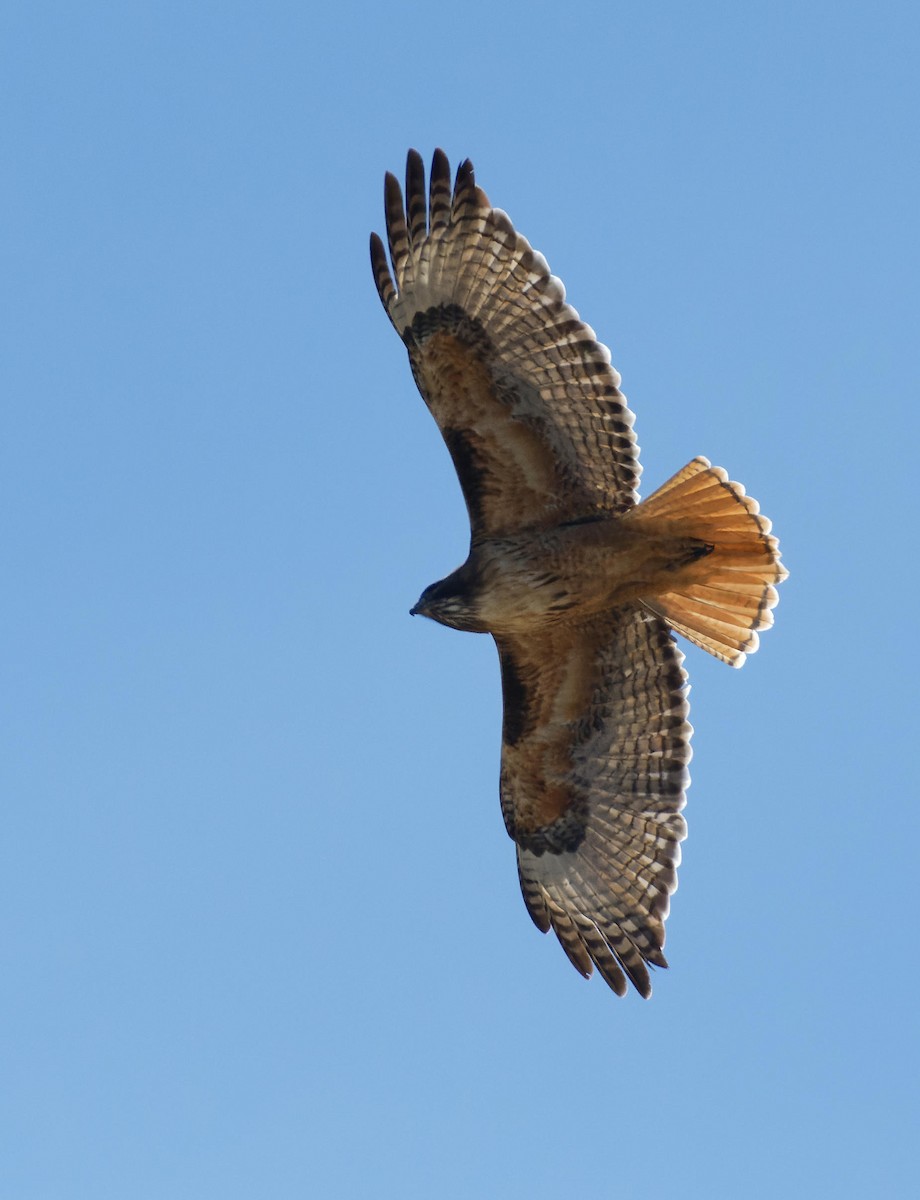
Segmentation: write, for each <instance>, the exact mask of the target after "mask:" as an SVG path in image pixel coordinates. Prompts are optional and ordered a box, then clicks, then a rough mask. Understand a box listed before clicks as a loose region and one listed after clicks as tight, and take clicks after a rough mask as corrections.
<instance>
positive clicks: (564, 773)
mask: <svg viewBox="0 0 920 1200" xmlns="http://www.w3.org/2000/svg"><path fill="white" fill-rule="evenodd" d="M386 212H387V232H388V235H389V250H390V258H391V260H392V264H393V276H395V280H394V277H393V276H391V274H390V269H389V265H388V263H387V256H386V251H385V250H384V247H383V244H382V243H381V242H380V239H379V238H377V237H376V235H373V236H372V239H371V258H372V263H373V267H374V274H375V278H376V281H377V287H378V290H379V292H380V296H381V299H382V301H383V303H384V306H385V308H386V310H387V313H388V314H389V316H390V319H391V320H392V321H393V324H394V325H395V327H396V329H397V331H398V333H399V334H400V337H401V338H402V339H403V341H404V342H405V344H406V346H407V348H408V351H409V358H410V362H411V365H412V371H413V374H414V376H415V379H416V382H417V383H418V386H419V390H420V391H421V393H422V395H423V397H424V398H425V401H426V403H427V404H428V406H429V408H430V409H431V412H432V414H433V415H434V417H435V420H436V421H437V423H438V425H439V427H440V429H441V432H442V434H443V435H444V439H445V441H446V443H447V446H448V449H449V450H450V453H451V457H452V458H453V461H454V465H455V467H456V469H457V474H458V476H459V478H460V483H461V486H462V488H463V493H464V497H465V499H466V503H467V508H468V510H469V515H470V527H471V539H470V553H469V557H468V559H467V561H466V562H465V563H464V565H463V566H462V567H460V568H459V569H458V570H457V571H455V572H454V573H453V574H452V575H450V576H448V578H447V579H444V580H442V581H440V582H439V583H436V584H433V585H432V586H431V587H430V588H427V589H426V591H425V592H424V593H423V594H422V597H421V598H420V600H419V602H418V605H417V606H416V608H415V609H413V612H420V613H424V614H425V615H426V616H430V617H432V618H433V619H434V620H437V621H440V622H441V623H442V624H445V625H450V626H453V627H454V628H456V629H465V630H471V631H474V632H483V633H486V632H487V633H491V634H492V635H493V637H494V638H495V641H496V644H497V646H498V651H499V657H500V661H501V669H502V688H503V693H504V724H503V735H502V768H501V801H502V811H503V813H504V817H505V824H506V826H507V829H508V832H509V834H510V835H511V837H512V838H513V839H514V840H515V842H516V844H517V848H518V870H519V874H520V879H521V887H522V889H523V892H524V898H525V900H526V902H527V906H528V909H529V911H530V914H531V916H532V917H533V919H534V921H535V922H536V924H537V925H538V926H539V927H540V928H541V929H543V930H548V929H549V928H550V927H552V928H553V929H554V930H555V932H556V934H557V935H558V937H559V940H560V941H561V943H562V945H563V947H564V949H565V951H566V953H567V954H568V956H569V958H570V959H571V960H572V962H573V963H574V965H575V966H576V967H577V968H578V969H579V970H580V971H581V972H582V973H583V974H585V975H589V974H590V973H591V971H592V969H593V967H594V966H596V967H597V968H598V970H599V971H600V972H601V974H602V975H603V977H604V978H605V979H606V980H607V982H608V983H609V984H610V986H611V987H612V988H613V989H614V990H615V991H617V992H618V993H620V994H622V993H623V992H624V991H625V990H626V977H628V978H629V979H630V980H631V981H632V982H633V983H634V984H635V986H636V987H637V988H638V990H639V991H640V992H641V993H642V994H643V995H649V994H650V991H651V986H650V981H649V972H648V964H652V965H655V966H666V965H667V964H666V962H665V959H664V955H663V953H662V947H663V945H664V920H665V917H666V916H667V911H668V903H669V896H670V893H671V892H673V890H674V888H675V887H676V885H677V875H676V868H677V865H678V862H679V859H680V842H681V840H682V839H683V837H684V836H685V833H686V826H685V823H684V819H683V817H682V816H681V809H682V808H683V805H684V793H685V790H686V787H687V785H688V783H689V777H688V774H687V763H688V762H689V760H690V733H691V729H690V725H689V723H688V721H687V711H688V710H687V701H686V674H685V672H684V671H683V669H682V667H681V662H682V655H681V653H680V651H679V650H678V649H677V647H676V645H675V643H674V639H673V637H672V636H671V633H670V629H672V628H673V629H677V630H678V631H679V632H681V633H683V634H684V635H685V636H687V637H688V638H690V639H691V640H692V641H695V642H696V643H697V644H698V645H700V646H703V647H704V648H705V649H707V650H709V651H710V652H711V653H713V654H715V655H716V656H717V657H719V658H721V659H723V660H724V661H726V662H730V663H732V664H733V665H736V666H740V665H741V664H742V663H743V661H744V658H745V654H746V653H750V652H752V651H753V650H755V649H756V648H757V632H756V631H757V630H758V629H762V628H764V627H766V626H767V625H769V624H770V623H771V620H772V617H771V613H770V609H771V608H772V606H773V605H774V604H775V602H776V592H775V590H774V587H773V585H774V584H775V583H778V582H779V581H780V580H781V579H782V578H784V576H785V571H784V569H783V567H782V566H781V565H780V563H779V554H778V552H777V544H776V541H775V539H774V538H772V537H770V535H769V522H767V521H766V520H765V519H764V518H762V517H760V516H759V515H758V509H757V505H756V503H755V502H754V501H752V500H751V499H750V498H749V497H746V496H745V495H744V490H743V489H742V488H741V487H739V485H737V484H733V483H730V482H729V481H728V477H727V475H726V474H725V472H724V471H722V470H721V469H720V468H718V467H715V468H713V467H711V466H710V465H709V463H708V462H707V461H706V459H694V460H693V461H692V462H691V463H689V464H688V465H687V466H686V467H685V468H683V470H682V471H680V472H678V474H677V475H675V476H674V477H673V478H672V479H671V480H669V481H668V482H667V483H666V484H665V485H664V486H663V487H662V488H660V489H659V490H658V491H657V492H655V493H654V494H653V495H652V496H651V497H650V498H649V499H648V500H646V501H644V502H643V503H642V504H639V503H638V497H637V494H636V491H635V488H636V484H637V482H638V477H639V466H638V461H637V453H638V451H637V447H636V440H635V435H634V434H633V430H632V425H633V417H632V414H631V413H630V411H629V409H628V408H627V407H626V403H625V400H624V398H623V396H622V394H621V392H620V391H619V382H620V381H619V376H618V375H617V373H616V372H615V371H614V370H613V368H612V367H611V366H610V356H609V354H608V353H607V351H606V349H605V348H604V347H603V346H601V345H600V344H599V343H598V342H597V341H596V339H595V337H594V333H593V331H592V330H591V329H589V328H588V326H586V325H584V324H583V323H582V322H581V321H580V320H579V318H578V315H577V314H576V313H575V312H574V310H573V309H571V308H570V307H569V306H568V305H567V304H565V302H564V296H565V293H564V290H563V288H562V285H561V284H560V283H559V281H558V280H557V279H555V278H553V277H552V276H551V275H550V273H549V270H548V268H547V266H546V263H545V261H544V260H543V259H542V258H541V257H540V256H539V255H537V254H535V253H534V252H533V251H532V250H531V248H530V246H529V245H528V244H527V242H526V241H525V240H524V239H523V238H522V237H521V236H520V235H519V234H517V233H516V232H515V231H514V229H513V227H512V225H511V223H510V221H509V220H508V218H507V217H506V216H505V214H504V213H502V212H500V211H498V210H496V209H493V208H491V207H490V206H489V203H488V201H487V199H486V197H485V196H484V194H483V193H482V192H481V191H480V190H479V189H478V188H477V187H476V185H475V182H474V179H473V170H472V166H471V165H470V164H469V163H468V162H466V163H463V164H462V165H461V167H460V169H459V171H458V173H457V180H456V184H455V187H454V189H453V192H452V191H451V187H450V175H449V168H448V164H447V160H446V158H445V157H444V155H443V154H442V153H441V152H440V151H437V152H436V153H435V157H434V162H433V164H432V172H431V181H430V189H429V190H428V192H427V194H426V189H425V180H424V170H423V167H422V163H421V159H420V158H419V156H418V155H417V154H416V153H415V152H414V151H412V152H410V154H409V160H408V168H407V179H406V201H405V206H404V204H403V198H402V194H401V191H400V188H399V185H398V183H397V182H396V180H395V179H394V178H393V177H392V176H389V175H388V176H387V185H386Z"/></svg>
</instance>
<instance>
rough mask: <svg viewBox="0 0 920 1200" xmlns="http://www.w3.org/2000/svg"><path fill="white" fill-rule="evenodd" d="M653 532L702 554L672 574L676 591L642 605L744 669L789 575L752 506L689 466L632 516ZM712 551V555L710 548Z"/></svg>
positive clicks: (735, 488) (733, 488) (733, 486)
mask: <svg viewBox="0 0 920 1200" xmlns="http://www.w3.org/2000/svg"><path fill="white" fill-rule="evenodd" d="M633 514H634V516H635V519H636V520H640V521H643V523H644V522H645V521H646V520H650V521H651V520H654V524H655V527H656V529H657V530H658V531H664V530H667V532H668V533H672V532H673V533H674V534H676V535H678V536H687V537H691V538H695V539H700V540H701V541H702V542H703V543H705V546H706V547H707V549H706V550H705V551H704V553H703V554H702V555H701V556H700V557H699V558H698V559H697V561H695V562H694V563H692V564H691V565H690V566H688V567H683V568H680V569H679V570H676V571H675V573H674V588H673V590H668V591H666V592H658V591H657V590H656V592H655V594H654V595H653V596H648V597H645V596H643V597H642V602H643V603H644V604H645V606H646V607H647V608H648V609H650V610H651V611H652V612H653V613H655V614H656V615H657V616H659V617H663V618H664V620H665V621H667V622H668V624H669V625H670V626H671V627H672V628H673V629H675V630H676V631H677V632H678V633H681V634H683V636H684V637H685V638H688V639H689V640H690V641H691V642H693V643H694V644H695V645H697V646H700V647H702V649H703V650H708V651H709V653H710V654H714V655H715V657H716V658H719V659H721V660H722V662H726V663H729V664H730V665H731V666H733V667H740V666H743V664H744V660H745V658H746V657H747V655H748V654H753V653H754V651H755V650H756V649H757V647H758V645H759V638H758V636H757V631H758V630H760V629H767V628H769V626H770V625H772V624H773V613H772V612H771V611H770V610H771V609H772V608H773V606H774V605H775V604H776V601H777V599H778V596H777V594H776V586H775V585H776V584H778V583H781V582H782V580H784V579H785V578H786V576H787V575H788V574H789V572H788V571H787V570H786V568H785V567H784V566H783V565H782V564H781V562H780V555H779V543H778V542H777V540H776V538H775V537H771V536H770V522H769V521H768V520H767V518H766V517H762V516H761V515H760V510H759V506H758V504H757V501H756V500H754V499H752V498H751V497H750V496H747V495H745V492H744V488H743V487H742V486H741V484H739V483H732V482H731V480H730V479H729V478H728V475H727V474H726V473H725V471H723V470H722V468H721V467H713V466H712V465H711V464H710V462H709V460H708V459H706V458H695V459H693V461H692V462H690V463H688V464H687V465H686V466H685V467H684V468H683V469H682V470H680V471H678V472H677V474H676V475H674V476H673V477H672V478H671V479H669V480H668V481H667V483H665V484H663V485H662V486H661V487H660V488H659V489H658V491H657V492H654V493H653V494H652V495H651V496H649V497H648V499H647V500H643V501H642V503H641V504H639V505H638V506H637V507H636V508H635V509H633V510H632V513H631V514H630V515H631V516H632V515H633ZM710 546H711V547H712V549H711V551H710V550H708V547H710Z"/></svg>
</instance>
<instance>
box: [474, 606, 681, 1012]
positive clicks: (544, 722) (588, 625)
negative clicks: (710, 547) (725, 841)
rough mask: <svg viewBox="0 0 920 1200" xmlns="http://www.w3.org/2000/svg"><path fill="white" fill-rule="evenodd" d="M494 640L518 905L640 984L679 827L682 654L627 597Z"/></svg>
mask: <svg viewBox="0 0 920 1200" xmlns="http://www.w3.org/2000/svg"><path fill="white" fill-rule="evenodd" d="M496 641H497V643H498V650H499V656H500V659H501V668H502V687H503V692H504V705H505V715H504V730H503V744H502V774H501V793H502V811H503V813H504V817H505V824H506V826H507V828H508V832H509V833H510V835H511V836H512V838H514V840H515V842H516V843H517V856H518V873H519V876H520V880H521V888H522V890H523V893H524V899H525V901H526V903H527V908H528V910H529V912H530V915H531V917H532V918H533V920H534V922H535V923H536V925H537V926H538V927H539V928H540V929H541V930H543V932H544V933H545V932H547V930H549V929H550V928H552V929H553V930H554V931H555V933H556V935H557V937H558V938H559V941H560V942H561V943H562V947H563V949H564V950H565V952H566V954H567V955H568V957H569V959H570V960H571V962H572V963H573V964H574V966H575V967H576V969H577V970H578V971H580V972H581V973H582V974H583V975H585V976H588V975H590V974H591V972H592V970H593V968H594V967H595V966H596V967H597V969H598V971H599V972H600V973H601V975H602V976H603V978H604V979H605V980H606V981H607V983H608V984H609V985H610V986H611V987H612V988H613V990H614V991H615V992H616V993H617V994H618V995H621V996H622V995H623V994H624V993H625V992H626V990H627V988H626V977H628V978H629V979H630V980H631V981H632V983H633V984H634V985H635V987H636V988H637V989H638V990H639V992H641V993H642V995H643V996H648V995H650V994H651V983H650V980H649V971H648V966H647V964H651V965H653V966H659V967H666V966H667V961H666V960H665V957H664V955H663V954H662V947H663V946H664V921H665V918H666V917H667V914H668V907H669V897H670V894H671V893H672V892H673V891H674V889H675V888H676V886H677V866H678V864H679V862H680V842H681V841H682V840H683V838H684V837H685V836H686V824H685V822H684V818H683V817H682V816H681V809H682V808H683V806H684V792H685V790H686V788H687V785H688V784H689V774H688V771H687V764H688V763H689V761H690V735H691V732H692V730H691V727H690V724H689V722H688V721H687V713H688V705H687V700H686V690H687V688H686V679H687V677H686V673H685V672H684V670H683V668H682V667H681V663H682V661H683V655H682V654H681V653H680V651H679V650H678V649H677V646H676V645H675V643H674V640H673V638H672V637H671V635H670V633H669V632H668V628H667V626H666V625H665V623H664V622H663V621H661V620H659V619H658V618H657V617H653V616H651V615H649V614H647V613H645V612H642V611H639V610H636V609H619V610H617V611H615V612H613V613H609V614H604V615H603V616H602V617H597V618H592V619H591V620H588V621H583V622H580V623H578V624H574V625H572V624H570V625H566V626H554V627H553V628H552V629H547V630H546V631H545V632H544V631H541V632H539V633H534V634H528V636H527V638H526V639H519V640H518V639H507V638H501V639H496Z"/></svg>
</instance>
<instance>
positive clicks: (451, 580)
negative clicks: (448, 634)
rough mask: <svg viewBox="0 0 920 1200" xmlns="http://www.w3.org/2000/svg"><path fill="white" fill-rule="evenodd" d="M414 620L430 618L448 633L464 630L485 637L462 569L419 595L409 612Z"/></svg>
mask: <svg viewBox="0 0 920 1200" xmlns="http://www.w3.org/2000/svg"><path fill="white" fill-rule="evenodd" d="M409 615H410V616H413V617H430V618H431V620H432V621H437V622H438V624H440V625H448V626H450V628H451V629H463V630H465V631H467V632H472V633H484V632H485V626H484V625H483V623H482V621H481V619H480V618H479V616H478V613H477V605H476V597H475V594H474V592H473V590H472V589H471V588H470V586H469V581H468V578H467V572H466V571H465V570H464V568H463V567H461V568H460V569H459V570H458V571H454V573H453V574H452V575H448V576H447V578H446V579H440V580H438V582H437V583H432V584H430V585H429V586H428V587H426V588H425V590H424V591H423V592H422V594H421V596H419V598H418V600H417V601H416V603H415V605H414V606H413V607H412V608H410V609H409Z"/></svg>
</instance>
